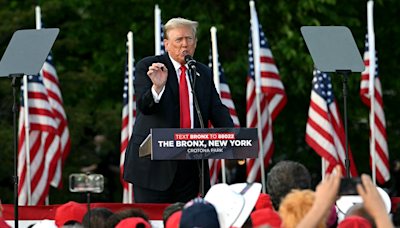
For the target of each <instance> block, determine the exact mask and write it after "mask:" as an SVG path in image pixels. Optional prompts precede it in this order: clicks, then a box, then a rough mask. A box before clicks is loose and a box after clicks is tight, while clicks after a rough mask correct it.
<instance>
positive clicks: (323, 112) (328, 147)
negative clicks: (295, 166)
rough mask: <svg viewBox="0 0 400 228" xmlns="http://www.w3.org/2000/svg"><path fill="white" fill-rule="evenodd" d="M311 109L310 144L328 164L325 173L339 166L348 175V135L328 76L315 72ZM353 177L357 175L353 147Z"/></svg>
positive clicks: (308, 139)
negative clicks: (346, 139)
mask: <svg viewBox="0 0 400 228" xmlns="http://www.w3.org/2000/svg"><path fill="white" fill-rule="evenodd" d="M313 75H314V77H313V80H312V90H311V101H310V108H309V110H308V120H307V126H306V142H307V144H308V145H309V146H310V147H311V148H313V149H314V150H315V152H317V153H318V154H319V155H320V156H321V157H323V158H324V159H325V160H326V161H327V167H326V170H325V173H326V174H328V173H331V172H332V170H333V168H334V167H335V166H336V165H337V164H339V165H340V166H341V167H342V175H343V176H346V170H345V159H346V149H345V148H346V146H345V132H344V126H343V124H342V119H341V117H340V113H339V109H338V106H337V103H336V100H335V96H334V94H333V90H332V84H331V78H330V77H329V74H328V73H325V72H321V71H319V70H317V69H314V72H313ZM349 159H350V175H351V176H353V177H354V176H357V170H356V166H355V165H354V160H353V156H352V154H351V150H350V146H349Z"/></svg>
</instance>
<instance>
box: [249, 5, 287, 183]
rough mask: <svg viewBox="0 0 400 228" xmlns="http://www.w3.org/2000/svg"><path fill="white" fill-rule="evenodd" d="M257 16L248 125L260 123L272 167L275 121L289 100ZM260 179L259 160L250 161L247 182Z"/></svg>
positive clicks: (264, 149) (251, 61)
mask: <svg viewBox="0 0 400 228" xmlns="http://www.w3.org/2000/svg"><path fill="white" fill-rule="evenodd" d="M254 11H255V9H254ZM254 15H255V20H253V21H254V23H255V25H254V26H256V28H258V33H257V34H252V30H251V29H250V41H249V52H248V54H249V59H248V63H249V64H248V65H249V69H248V77H247V88H246V102H247V108H246V126H247V127H251V128H256V127H258V121H261V126H262V140H260V143H262V145H263V151H262V156H263V159H264V164H269V161H270V159H271V157H272V154H273V150H274V145H273V136H272V133H273V132H272V122H273V121H274V119H275V118H276V117H277V116H278V114H279V112H280V111H281V110H282V108H283V107H284V106H285V104H286V101H287V97H286V93H285V88H284V86H283V83H282V81H281V79H280V76H279V71H278V68H277V67H276V65H275V61H274V58H273V56H272V52H271V50H270V48H269V45H268V43H267V38H266V37H265V35H264V32H263V30H262V26H261V24H259V22H258V19H257V12H254ZM253 36H255V37H259V43H257V44H253V41H252V38H253ZM253 46H254V47H253ZM254 50H256V51H258V52H259V53H260V58H259V59H255V58H254V53H253V52H254ZM255 61H258V63H259V65H260V74H259V75H260V77H261V78H256V73H255V69H254V65H255ZM257 75H258V74H257ZM256 80H257V81H258V82H260V84H259V86H260V87H261V95H260V107H261V110H260V112H261V115H260V116H261V120H258V117H257V99H256V90H257V89H256ZM260 178H261V171H260V161H259V158H257V159H247V182H249V183H251V182H254V181H260Z"/></svg>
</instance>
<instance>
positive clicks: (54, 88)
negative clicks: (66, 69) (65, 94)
mask: <svg viewBox="0 0 400 228" xmlns="http://www.w3.org/2000/svg"><path fill="white" fill-rule="evenodd" d="M40 75H41V76H42V77H43V84H44V87H45V88H46V90H47V95H48V100H49V103H50V106H51V108H52V109H53V114H54V117H55V121H56V123H57V129H58V132H59V135H60V137H61V157H60V159H59V161H58V163H57V169H56V173H55V175H54V178H53V180H52V182H51V186H53V187H56V188H59V189H61V188H62V185H63V182H62V173H63V167H64V163H65V160H66V159H67V156H68V154H69V149H70V147H71V140H70V133H69V128H68V123H67V115H66V114H65V110H64V104H63V98H62V95H61V90H60V86H59V83H58V75H57V72H56V69H55V67H54V63H53V57H52V55H51V54H49V55H48V56H47V59H46V61H45V62H44V64H43V67H42V70H41V71H40Z"/></svg>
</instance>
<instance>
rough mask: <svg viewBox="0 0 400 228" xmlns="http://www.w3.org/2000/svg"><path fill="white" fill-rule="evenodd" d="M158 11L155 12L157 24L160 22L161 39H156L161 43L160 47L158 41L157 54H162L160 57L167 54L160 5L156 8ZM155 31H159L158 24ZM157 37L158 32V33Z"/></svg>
mask: <svg viewBox="0 0 400 228" xmlns="http://www.w3.org/2000/svg"><path fill="white" fill-rule="evenodd" d="M155 8H156V10H155V14H156V15H155V16H156V18H157V19H156V20H155V23H157V22H160V27H159V29H160V31H159V32H160V37H155V39H159V41H160V46H157V41H156V54H157V52H159V53H160V55H164V54H165V47H164V25H163V23H162V19H161V10H160V9H159V8H158V5H156V6H155ZM155 29H156V30H157V29H158V27H157V24H156V26H155ZM156 35H157V32H156Z"/></svg>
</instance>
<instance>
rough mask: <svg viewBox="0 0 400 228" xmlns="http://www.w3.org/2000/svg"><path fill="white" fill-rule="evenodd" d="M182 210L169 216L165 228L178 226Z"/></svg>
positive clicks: (176, 227)
mask: <svg viewBox="0 0 400 228" xmlns="http://www.w3.org/2000/svg"><path fill="white" fill-rule="evenodd" d="M181 216H182V211H177V212H175V213H173V214H172V215H171V216H169V218H168V220H167V223H166V224H165V228H178V227H179V223H180V222H181Z"/></svg>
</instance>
